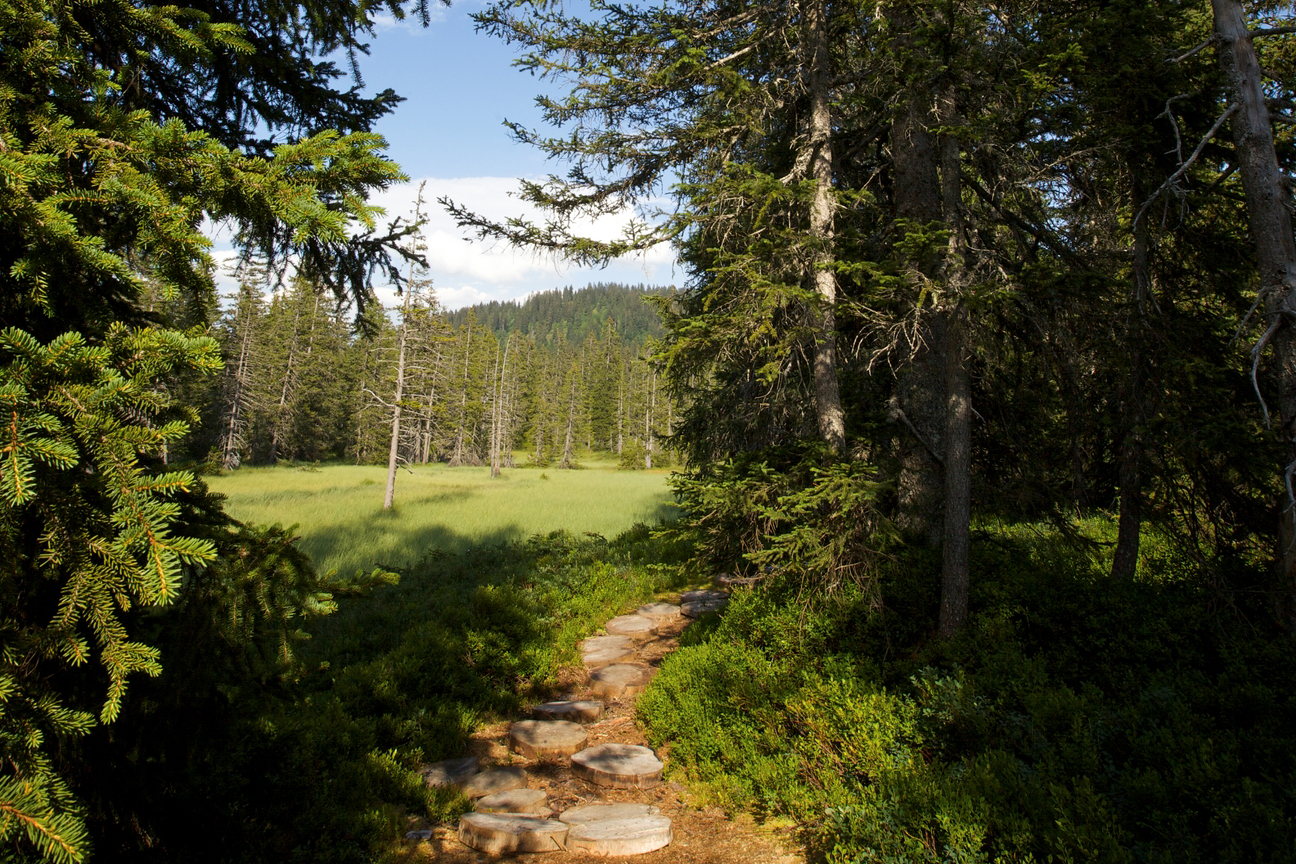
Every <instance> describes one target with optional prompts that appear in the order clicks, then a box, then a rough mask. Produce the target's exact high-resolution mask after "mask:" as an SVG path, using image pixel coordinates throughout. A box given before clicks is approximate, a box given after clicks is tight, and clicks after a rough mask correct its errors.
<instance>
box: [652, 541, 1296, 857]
mask: <svg viewBox="0 0 1296 864" xmlns="http://www.w3.org/2000/svg"><path fill="white" fill-rule="evenodd" d="M1089 528H1090V530H1091V531H1092V530H1096V526H1095V525H1090V526H1089ZM976 536H977V537H978V538H979V539H978V540H977V542H975V543H974V551H973V565H972V617H971V621H970V624H969V626H968V627H967V628H966V629H965V631H964V632H963V633H962V635H960V636H959V637H958V638H957V639H956V640H954V641H952V642H948V643H942V642H939V641H938V640H936V639H935V638H934V635H933V634H934V631H935V623H936V616H937V610H938V604H939V572H940V561H939V558H938V557H937V556H936V555H934V554H933V553H931V552H929V551H927V550H912V549H911V550H907V551H901V552H899V553H897V557H895V558H894V559H893V562H892V563H891V564H889V565H887V566H883V567H880V568H879V569H878V570H877V571H876V572H877V581H876V582H875V583H871V584H869V585H868V586H867V590H865V588H862V587H859V586H858V585H846V586H843V587H839V588H838V590H835V591H833V592H819V593H815V592H813V591H807V590H806V586H805V581H804V579H802V578H801V577H799V576H796V577H793V576H788V577H786V578H785V579H784V580H782V581H780V580H779V579H778V578H777V577H771V580H770V582H769V584H767V585H764V586H761V587H758V588H756V589H750V590H740V591H739V592H738V593H737V594H736V595H735V597H734V598H733V600H732V602H731V603H730V605H729V608H728V609H727V611H726V612H725V613H724V615H723V616H719V617H716V616H713V617H712V618H711V619H710V620H709V621H708V622H706V623H705V624H704V626H702V627H699V628H696V629H694V630H692V631H691V632H690V633H689V635H688V638H687V640H686V642H687V644H685V645H684V646H683V647H681V649H680V650H678V651H676V652H675V653H674V654H672V655H671V656H670V657H669V658H668V659H667V661H666V662H665V664H664V665H663V669H662V672H661V674H660V675H659V676H658V677H657V679H656V680H655V682H654V684H653V685H652V687H651V688H650V689H649V690H648V692H647V693H645V694H644V696H643V697H641V699H640V702H639V710H640V717H641V718H642V719H643V720H644V722H645V723H646V728H647V732H648V735H649V737H650V740H651V741H652V742H653V743H654V744H656V745H664V744H669V745H670V768H669V770H670V771H671V772H672V773H674V775H675V776H676V777H677V778H681V779H686V780H688V781H690V782H691V783H692V784H693V788H694V791H695V793H697V794H698V795H699V796H700V797H701V798H702V799H703V800H705V801H707V802H709V803H713V804H717V805H720V806H723V807H727V808H730V809H746V810H751V811H753V812H755V813H756V814H757V815H758V816H760V817H774V816H778V817H790V818H792V819H795V820H796V821H797V822H798V823H799V824H800V825H801V827H802V831H803V832H804V836H805V838H806V841H807V843H808V846H809V848H810V851H811V856H812V858H813V859H815V860H820V861H826V862H829V864H862V862H888V864H891V862H894V864H901V862H905V864H909V862H1040V864H1043V862H1072V861H1074V862H1081V861H1084V862H1158V864H1160V862H1165V864H1170V862H1174V864H1195V862H1203V864H1205V862H1282V861H1292V860H1294V859H1296V723H1294V722H1293V719H1292V718H1293V717H1296V667H1294V666H1293V664H1292V662H1291V658H1292V649H1293V647H1294V646H1293V642H1292V639H1291V637H1290V635H1288V634H1285V633H1283V632H1282V631H1280V630H1278V629H1276V628H1273V627H1271V626H1270V625H1268V624H1267V623H1265V622H1266V621H1267V620H1268V616H1267V615H1266V614H1264V612H1263V610H1260V609H1248V608H1247V607H1246V602H1247V601H1246V599H1245V592H1240V593H1238V594H1237V595H1236V596H1233V595H1230V596H1229V597H1228V598H1227V602H1221V591H1222V589H1221V588H1220V587H1219V584H1220V578H1221V577H1220V574H1218V573H1216V574H1214V576H1213V577H1212V579H1213V580H1214V581H1212V580H1209V579H1205V578H1203V576H1202V574H1201V573H1199V572H1198V570H1197V568H1196V567H1194V566H1192V565H1191V564H1189V563H1187V562H1185V561H1183V560H1181V559H1180V558H1179V557H1178V556H1177V555H1175V553H1174V551H1173V549H1171V548H1170V547H1169V546H1168V545H1167V544H1165V543H1163V542H1159V541H1158V540H1157V538H1155V537H1151V538H1149V539H1148V540H1147V541H1146V543H1145V547H1146V549H1147V554H1146V555H1145V558H1144V566H1143V569H1142V572H1141V574H1140V577H1139V579H1137V580H1134V581H1128V582H1114V581H1112V580H1111V579H1110V577H1109V576H1107V564H1106V562H1105V561H1104V560H1102V559H1101V557H1100V556H1098V555H1096V554H1094V553H1093V552H1091V551H1085V550H1084V549H1080V548H1078V547H1076V546H1074V545H1069V544H1068V543H1066V542H1064V541H1063V540H1062V539H1061V538H1059V537H1057V536H1056V535H1054V534H1052V533H1050V532H1047V531H1043V530H1040V529H1039V528H1038V526H1010V527H1004V526H998V527H994V528H992V529H991V530H987V531H982V532H978V534H977V535H976ZM1252 577H1254V574H1247V573H1238V574H1233V575H1232V576H1231V577H1227V576H1226V577H1225V581H1227V580H1228V578H1232V579H1233V580H1234V582H1235V583H1238V584H1240V583H1244V582H1245V581H1246V580H1247V579H1249V578H1252Z"/></svg>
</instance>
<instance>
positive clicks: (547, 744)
mask: <svg viewBox="0 0 1296 864" xmlns="http://www.w3.org/2000/svg"><path fill="white" fill-rule="evenodd" d="M587 740H589V735H588V734H586V732H585V727H584V726H582V725H580V724H579V723H572V722H570V721H568V720H519V721H517V722H516V723H514V724H513V725H512V726H511V727H510V728H509V749H510V750H512V751H513V752H514V753H520V754H521V755H523V756H525V757H526V758H528V759H545V758H554V757H561V756H570V755H572V754H573V753H575V752H576V751H577V750H580V749H581V748H582V747H584V746H585V742H586V741H587Z"/></svg>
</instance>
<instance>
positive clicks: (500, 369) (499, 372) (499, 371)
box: [491, 335, 513, 477]
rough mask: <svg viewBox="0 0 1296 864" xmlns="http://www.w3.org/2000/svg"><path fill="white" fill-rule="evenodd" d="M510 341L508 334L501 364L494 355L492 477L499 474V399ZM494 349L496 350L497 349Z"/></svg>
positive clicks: (502, 424)
mask: <svg viewBox="0 0 1296 864" xmlns="http://www.w3.org/2000/svg"><path fill="white" fill-rule="evenodd" d="M512 343H513V337H512V336H511V335H510V336H509V338H508V341H507V342H505V343H504V363H503V365H502V366H501V365H500V363H499V360H498V354H497V355H496V362H495V367H496V378H497V380H496V381H495V382H493V383H494V384H495V387H494V389H495V404H494V405H493V406H492V408H493V410H492V415H493V416H492V417H491V476H492V477H498V476H499V475H500V447H501V445H502V441H501V438H502V437H503V434H504V419H503V416H502V415H501V413H500V403H501V400H502V399H503V398H504V376H505V375H507V374H508V355H509V346H510V345H512ZM496 350H497V351H498V349H496Z"/></svg>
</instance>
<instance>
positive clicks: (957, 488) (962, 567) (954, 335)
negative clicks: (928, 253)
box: [940, 86, 972, 639]
mask: <svg viewBox="0 0 1296 864" xmlns="http://www.w3.org/2000/svg"><path fill="white" fill-rule="evenodd" d="M940 122H941V126H943V127H945V128H947V129H949V128H952V127H954V126H956V125H957V124H958V122H959V121H958V106H957V103H956V100H955V95H954V91H953V89H952V88H951V87H948V86H947V87H946V88H944V92H943V93H942V94H941V103H940ZM940 152H941V157H940V158H941V209H942V210H943V211H944V217H945V224H946V226H947V227H948V228H949V250H948V254H947V255H946V258H945V265H944V274H943V276H944V278H945V286H946V292H947V293H948V294H949V295H950V296H952V297H959V295H960V294H961V293H962V290H963V289H964V288H965V287H966V286H965V284H964V283H965V281H966V280H965V271H966V266H967V262H966V256H967V254H968V248H967V237H966V234H965V231H964V225H963V215H962V214H963V211H962V202H961V196H962V180H961V177H962V175H961V173H960V167H961V166H960V159H959V141H958V138H957V137H955V136H954V135H952V134H949V133H946V134H944V135H942V136H941V139H940ZM956 303H957V305H955V306H954V308H953V309H949V310H946V311H943V312H942V313H941V315H942V316H943V318H944V319H945V325H946V326H945V341H944V346H943V347H944V352H945V357H944V359H945V466H944V467H945V525H944V531H943V536H942V546H941V559H942V560H941V609H940V635H941V636H942V637H943V638H946V639H948V638H950V637H952V636H953V635H954V634H955V633H957V632H958V631H959V630H960V629H962V627H963V625H964V624H966V623H967V618H968V585H969V582H970V571H969V560H968V556H969V553H970V551H971V542H970V539H971V538H970V527H971V520H972V381H971V376H970V375H969V374H968V360H969V357H968V324H969V322H968V318H969V316H970V315H971V311H970V310H969V309H968V307H967V305H966V304H964V303H963V302H962V301H961V300H959V301H956Z"/></svg>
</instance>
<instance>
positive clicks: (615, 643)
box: [580, 636, 635, 651]
mask: <svg viewBox="0 0 1296 864" xmlns="http://www.w3.org/2000/svg"><path fill="white" fill-rule="evenodd" d="M634 645H635V641H634V639H632V638H631V637H629V636H591V637H589V638H588V639H586V640H584V641H583V642H581V643H580V649H581V650H582V651H595V650H598V649H599V648H631V649H633V648H634Z"/></svg>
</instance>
